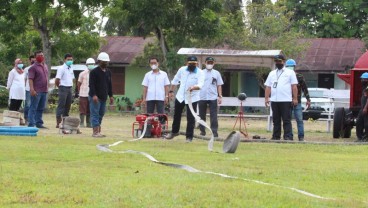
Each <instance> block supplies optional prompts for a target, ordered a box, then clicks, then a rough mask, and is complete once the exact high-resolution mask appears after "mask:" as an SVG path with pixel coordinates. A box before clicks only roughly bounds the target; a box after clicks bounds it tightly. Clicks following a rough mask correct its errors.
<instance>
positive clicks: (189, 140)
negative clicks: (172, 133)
mask: <svg viewBox="0 0 368 208" xmlns="http://www.w3.org/2000/svg"><path fill="white" fill-rule="evenodd" d="M192 140H193V138H189V137H188V138H187V139H186V140H185V142H187V143H189V142H192Z"/></svg>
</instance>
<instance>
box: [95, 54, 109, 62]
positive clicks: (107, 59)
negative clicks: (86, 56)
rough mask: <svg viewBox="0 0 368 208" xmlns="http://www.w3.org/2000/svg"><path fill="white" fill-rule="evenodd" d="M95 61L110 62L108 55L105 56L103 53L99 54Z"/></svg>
mask: <svg viewBox="0 0 368 208" xmlns="http://www.w3.org/2000/svg"><path fill="white" fill-rule="evenodd" d="M97 60H99V61H110V57H109V54H107V53H105V52H101V53H100V54H98V56H97Z"/></svg>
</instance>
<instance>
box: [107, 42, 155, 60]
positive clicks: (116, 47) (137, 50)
mask: <svg viewBox="0 0 368 208" xmlns="http://www.w3.org/2000/svg"><path fill="white" fill-rule="evenodd" d="M105 40H106V43H105V44H104V45H102V46H101V48H100V51H101V52H106V53H107V54H109V56H110V63H115V64H130V63H131V62H132V61H133V59H134V58H135V57H136V56H138V55H140V54H141V53H142V52H143V50H144V46H145V45H146V44H147V43H149V42H152V38H143V37H130V36H107V37H105Z"/></svg>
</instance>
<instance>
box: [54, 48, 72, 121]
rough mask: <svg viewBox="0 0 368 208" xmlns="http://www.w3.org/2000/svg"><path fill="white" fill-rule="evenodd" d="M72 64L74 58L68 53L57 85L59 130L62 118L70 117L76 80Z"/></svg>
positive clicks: (57, 79) (60, 69)
mask: <svg viewBox="0 0 368 208" xmlns="http://www.w3.org/2000/svg"><path fill="white" fill-rule="evenodd" d="M72 64H73V56H72V55H71V54H69V53H67V54H65V56H64V64H63V65H62V66H60V67H59V68H58V69H57V73H56V79H55V85H56V86H57V87H58V88H59V91H58V96H59V101H58V106H57V110H56V128H59V125H60V123H61V119H62V117H66V116H69V111H70V106H71V104H72V88H73V80H74V71H73V68H72V67H71V66H72Z"/></svg>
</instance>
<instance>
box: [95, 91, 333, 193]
mask: <svg viewBox="0 0 368 208" xmlns="http://www.w3.org/2000/svg"><path fill="white" fill-rule="evenodd" d="M188 94H189V96H190V93H187V96H188ZM188 106H189V109H190V111H191V113H192V114H193V116H194V118H195V120H196V122H198V123H199V124H201V125H203V126H205V127H206V128H208V129H209V130H210V131H211V128H210V127H209V126H208V125H207V124H206V122H204V121H203V120H201V119H200V117H199V116H198V115H197V114H196V113H195V111H194V109H193V106H192V102H191V99H190V97H188ZM148 120H149V119H148V118H147V119H146V121H145V123H144V128H143V132H142V134H141V136H140V137H139V138H137V139H133V140H129V141H138V140H140V139H142V138H143V137H144V134H145V131H146V130H147V123H148ZM211 133H212V131H211ZM123 142H124V141H118V142H115V143H113V144H98V145H96V147H97V149H98V150H100V151H102V152H109V153H121V154H126V153H130V154H140V155H143V156H144V157H146V158H147V159H149V160H150V161H152V162H154V163H157V164H161V165H165V166H168V167H173V168H179V169H182V170H186V171H188V172H190V173H205V174H210V175H217V176H220V177H223V178H229V179H236V180H242V181H247V182H253V183H256V184H262V185H267V186H272V187H276V188H282V189H288V190H291V191H294V192H297V193H300V194H303V195H305V196H309V197H313V198H317V199H323V200H335V199H333V198H327V197H322V196H319V195H316V194H312V193H310V192H307V191H304V190H300V189H297V188H293V187H287V186H281V185H277V184H273V183H267V182H263V181H259V180H252V179H246V178H239V177H235V176H230V175H226V174H223V173H216V172H211V171H201V170H198V169H196V168H193V167H191V166H189V165H182V164H177V163H169V162H162V161H159V160H157V159H156V158H154V157H153V156H152V155H150V154H148V153H146V152H141V151H136V150H125V151H114V150H112V149H110V147H114V146H117V145H119V144H121V143H123ZM213 143H214V137H213V135H212V137H211V139H210V141H209V142H208V150H209V151H212V150H213Z"/></svg>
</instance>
